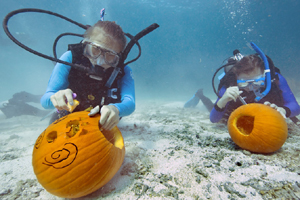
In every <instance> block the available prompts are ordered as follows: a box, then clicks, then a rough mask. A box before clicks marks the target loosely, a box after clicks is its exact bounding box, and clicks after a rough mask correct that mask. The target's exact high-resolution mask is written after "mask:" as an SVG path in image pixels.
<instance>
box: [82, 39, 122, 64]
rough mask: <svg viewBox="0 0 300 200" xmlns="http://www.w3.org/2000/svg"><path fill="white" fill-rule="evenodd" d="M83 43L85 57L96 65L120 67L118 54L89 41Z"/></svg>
mask: <svg viewBox="0 0 300 200" xmlns="http://www.w3.org/2000/svg"><path fill="white" fill-rule="evenodd" d="M82 43H83V44H84V45H85V48H84V51H83V55H84V56H85V57H87V58H89V59H91V60H93V61H94V63H95V64H97V65H99V66H101V65H103V64H107V65H110V66H111V67H116V66H117V65H118V63H119V59H120V57H119V55H118V53H117V52H115V51H113V50H111V49H106V48H103V47H102V46H101V45H100V44H96V43H94V42H90V41H87V40H84V41H83V42H82Z"/></svg>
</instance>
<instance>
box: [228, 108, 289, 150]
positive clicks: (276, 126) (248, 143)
mask: <svg viewBox="0 0 300 200" xmlns="http://www.w3.org/2000/svg"><path fill="white" fill-rule="evenodd" d="M227 127H228V131H229V134H230V136H231V138H232V140H233V141H234V142H235V143H236V144H237V145H238V146H239V147H241V148H243V149H246V150H249V151H251V152H255V153H272V152H274V151H276V150H278V149H279V148H280V147H281V146H282V145H283V144H284V142H285V141H286V139H287V135H288V127H287V123H286V121H285V119H284V118H283V117H282V116H281V114H280V113H279V112H278V111H276V110H274V109H273V108H271V107H269V106H267V105H264V104H259V103H252V104H247V105H242V106H240V107H239V108H237V109H236V110H235V111H233V112H232V113H231V115H230V117H229V119H228V122H227Z"/></svg>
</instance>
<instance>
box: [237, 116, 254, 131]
mask: <svg viewBox="0 0 300 200" xmlns="http://www.w3.org/2000/svg"><path fill="white" fill-rule="evenodd" d="M253 126H254V117H253V116H241V117H239V118H238V119H237V121H236V127H237V128H238V129H239V130H240V132H241V133H242V134H244V135H250V134H251V132H252V130H253Z"/></svg>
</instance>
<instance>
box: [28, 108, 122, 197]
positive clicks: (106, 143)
mask: <svg viewBox="0 0 300 200" xmlns="http://www.w3.org/2000/svg"><path fill="white" fill-rule="evenodd" d="M88 113H89V112H86V111H81V112H75V113H72V114H69V115H67V116H65V117H63V118H60V119H58V120H56V121H55V122H53V123H52V124H51V125H49V127H48V128H47V129H46V130H45V131H44V132H43V133H42V134H41V135H40V136H39V137H38V139H37V140H36V143H35V145H34V149H33V154H32V165H33V170H34V173H35V175H36V177H37V179H38V181H39V182H40V184H41V185H42V186H43V187H44V188H45V189H46V190H47V191H48V192H49V193H51V194H53V195H56V196H59V197H64V198H77V197H82V196H85V195H87V194H90V193H92V192H94V191H96V190H97V189H99V188H100V187H102V186H103V185H105V184H106V183H107V182H108V181H109V180H110V179H111V178H112V177H113V176H114V175H115V174H116V173H117V171H118V170H119V168H120V167H121V165H122V162H123V160H124V156H125V147H124V140H123V137H122V134H121V132H120V130H119V129H118V127H114V128H113V129H112V130H111V131H106V130H101V128H99V115H96V116H94V117H89V116H88ZM100 130H101V131H100Z"/></svg>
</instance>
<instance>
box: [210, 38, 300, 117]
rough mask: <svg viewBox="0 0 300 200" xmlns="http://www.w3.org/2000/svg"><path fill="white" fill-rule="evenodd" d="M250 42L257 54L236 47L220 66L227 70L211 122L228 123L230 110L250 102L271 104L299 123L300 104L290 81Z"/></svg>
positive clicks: (220, 85) (222, 79)
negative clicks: (246, 52) (243, 53)
mask: <svg viewBox="0 0 300 200" xmlns="http://www.w3.org/2000/svg"><path fill="white" fill-rule="evenodd" d="M251 45H252V47H253V48H254V50H255V51H256V52H257V54H253V55H248V56H243V55H241V54H240V52H239V51H238V50H235V51H234V56H233V57H231V58H229V59H228V62H227V63H226V64H225V65H223V66H222V67H221V68H224V73H223V74H222V75H221V76H220V79H221V80H220V84H219V87H218V93H216V94H217V96H218V99H217V101H216V102H215V105H214V107H213V109H212V111H211V113H210V120H211V122H213V123H216V122H219V121H223V122H226V121H227V119H228V118H229V115H230V114H231V112H233V111H234V110H235V109H236V108H238V107H239V106H241V105H243V104H248V103H262V104H265V105H268V106H270V107H272V108H274V109H275V110H277V111H278V112H279V113H280V114H281V115H282V116H283V117H284V118H287V117H289V118H290V119H291V120H292V121H293V122H294V123H296V122H298V121H299V120H298V118H297V117H296V116H297V115H299V114H300V106H299V104H298V102H297V101H296V98H295V96H294V94H293V93H292V91H291V89H290V87H289V86H288V83H287V81H286V80H285V78H284V77H283V76H282V75H281V74H280V70H279V69H278V68H276V67H275V66H274V63H273V61H272V60H271V59H270V58H269V57H268V56H266V55H264V54H263V53H262V51H261V50H260V49H259V48H258V47H257V46H256V45H255V44H254V43H251ZM221 68H219V69H221ZM219 69H218V70H219ZM216 73H217V72H216ZM216 73H215V75H216ZM215 75H214V76H215ZM213 80H214V78H213ZM213 88H214V85H213ZM214 91H215V92H216V90H215V88H214Z"/></svg>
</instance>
